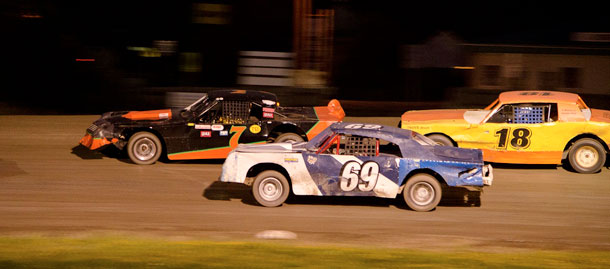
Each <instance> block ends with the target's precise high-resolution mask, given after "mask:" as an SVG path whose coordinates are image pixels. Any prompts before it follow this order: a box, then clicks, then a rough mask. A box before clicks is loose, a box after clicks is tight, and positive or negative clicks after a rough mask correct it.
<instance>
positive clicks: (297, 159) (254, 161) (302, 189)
mask: <svg viewBox="0 0 610 269" xmlns="http://www.w3.org/2000/svg"><path fill="white" fill-rule="evenodd" d="M260 160H266V161H265V162H264V163H261V162H260ZM266 164H275V165H279V166H281V167H283V168H284V170H286V172H287V173H288V175H289V177H290V179H289V180H290V182H291V185H292V192H293V193H294V194H296V195H317V196H321V195H322V193H321V192H320V190H319V189H318V186H317V185H316V184H315V182H314V180H313V179H312V178H311V176H310V175H309V173H308V171H307V167H306V166H305V161H304V160H303V157H302V155H301V154H300V153H244V152H237V151H232V152H231V153H229V156H227V159H226V160H225V163H224V165H223V166H222V174H221V176H220V181H222V182H234V183H243V184H246V183H249V182H247V180H248V171H250V169H251V168H253V167H254V166H256V165H266ZM253 176H256V175H253Z"/></svg>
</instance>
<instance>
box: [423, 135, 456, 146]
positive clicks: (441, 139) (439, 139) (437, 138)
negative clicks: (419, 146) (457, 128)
mask: <svg viewBox="0 0 610 269" xmlns="http://www.w3.org/2000/svg"><path fill="white" fill-rule="evenodd" d="M427 137H428V138H430V139H432V141H434V142H436V144H438V145H441V146H450V147H453V142H451V139H449V138H448V137H446V136H444V135H442V134H431V135H428V136H427Z"/></svg>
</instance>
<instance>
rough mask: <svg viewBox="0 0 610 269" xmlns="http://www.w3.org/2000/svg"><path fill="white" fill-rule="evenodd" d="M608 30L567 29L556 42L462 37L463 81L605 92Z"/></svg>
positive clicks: (609, 82)
mask: <svg viewBox="0 0 610 269" xmlns="http://www.w3.org/2000/svg"><path fill="white" fill-rule="evenodd" d="M609 36H610V35H608V34H600V35H599V36H598V35H595V34H594V33H587V35H583V34H582V33H580V34H573V35H572V40H569V41H567V42H563V43H562V44H560V45H547V44H536V45H526V44H514V43H513V44H510V43H502V44H500V43H496V44H493V43H464V44H461V48H462V51H463V52H464V53H465V54H466V55H468V57H467V58H466V59H467V60H466V61H467V62H466V63H465V64H466V65H468V66H470V67H472V68H473V69H472V72H470V74H469V75H468V78H467V85H468V86H469V87H472V88H476V89H483V90H525V89H541V90H558V91H568V92H575V93H581V94H610V39H608V40H606V39H604V37H606V38H607V37H609Z"/></svg>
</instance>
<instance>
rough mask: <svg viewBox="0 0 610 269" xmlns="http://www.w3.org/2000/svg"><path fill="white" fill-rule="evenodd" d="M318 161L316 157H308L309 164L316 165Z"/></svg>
mask: <svg viewBox="0 0 610 269" xmlns="http://www.w3.org/2000/svg"><path fill="white" fill-rule="evenodd" d="M317 161H318V158H316V157H314V156H307V162H308V163H309V164H315V163H316V162H317Z"/></svg>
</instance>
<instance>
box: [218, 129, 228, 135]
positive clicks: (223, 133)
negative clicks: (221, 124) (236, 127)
mask: <svg viewBox="0 0 610 269" xmlns="http://www.w3.org/2000/svg"><path fill="white" fill-rule="evenodd" d="M218 134H219V135H220V136H228V135H229V131H227V130H224V131H220V132H219V133H218Z"/></svg>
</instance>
